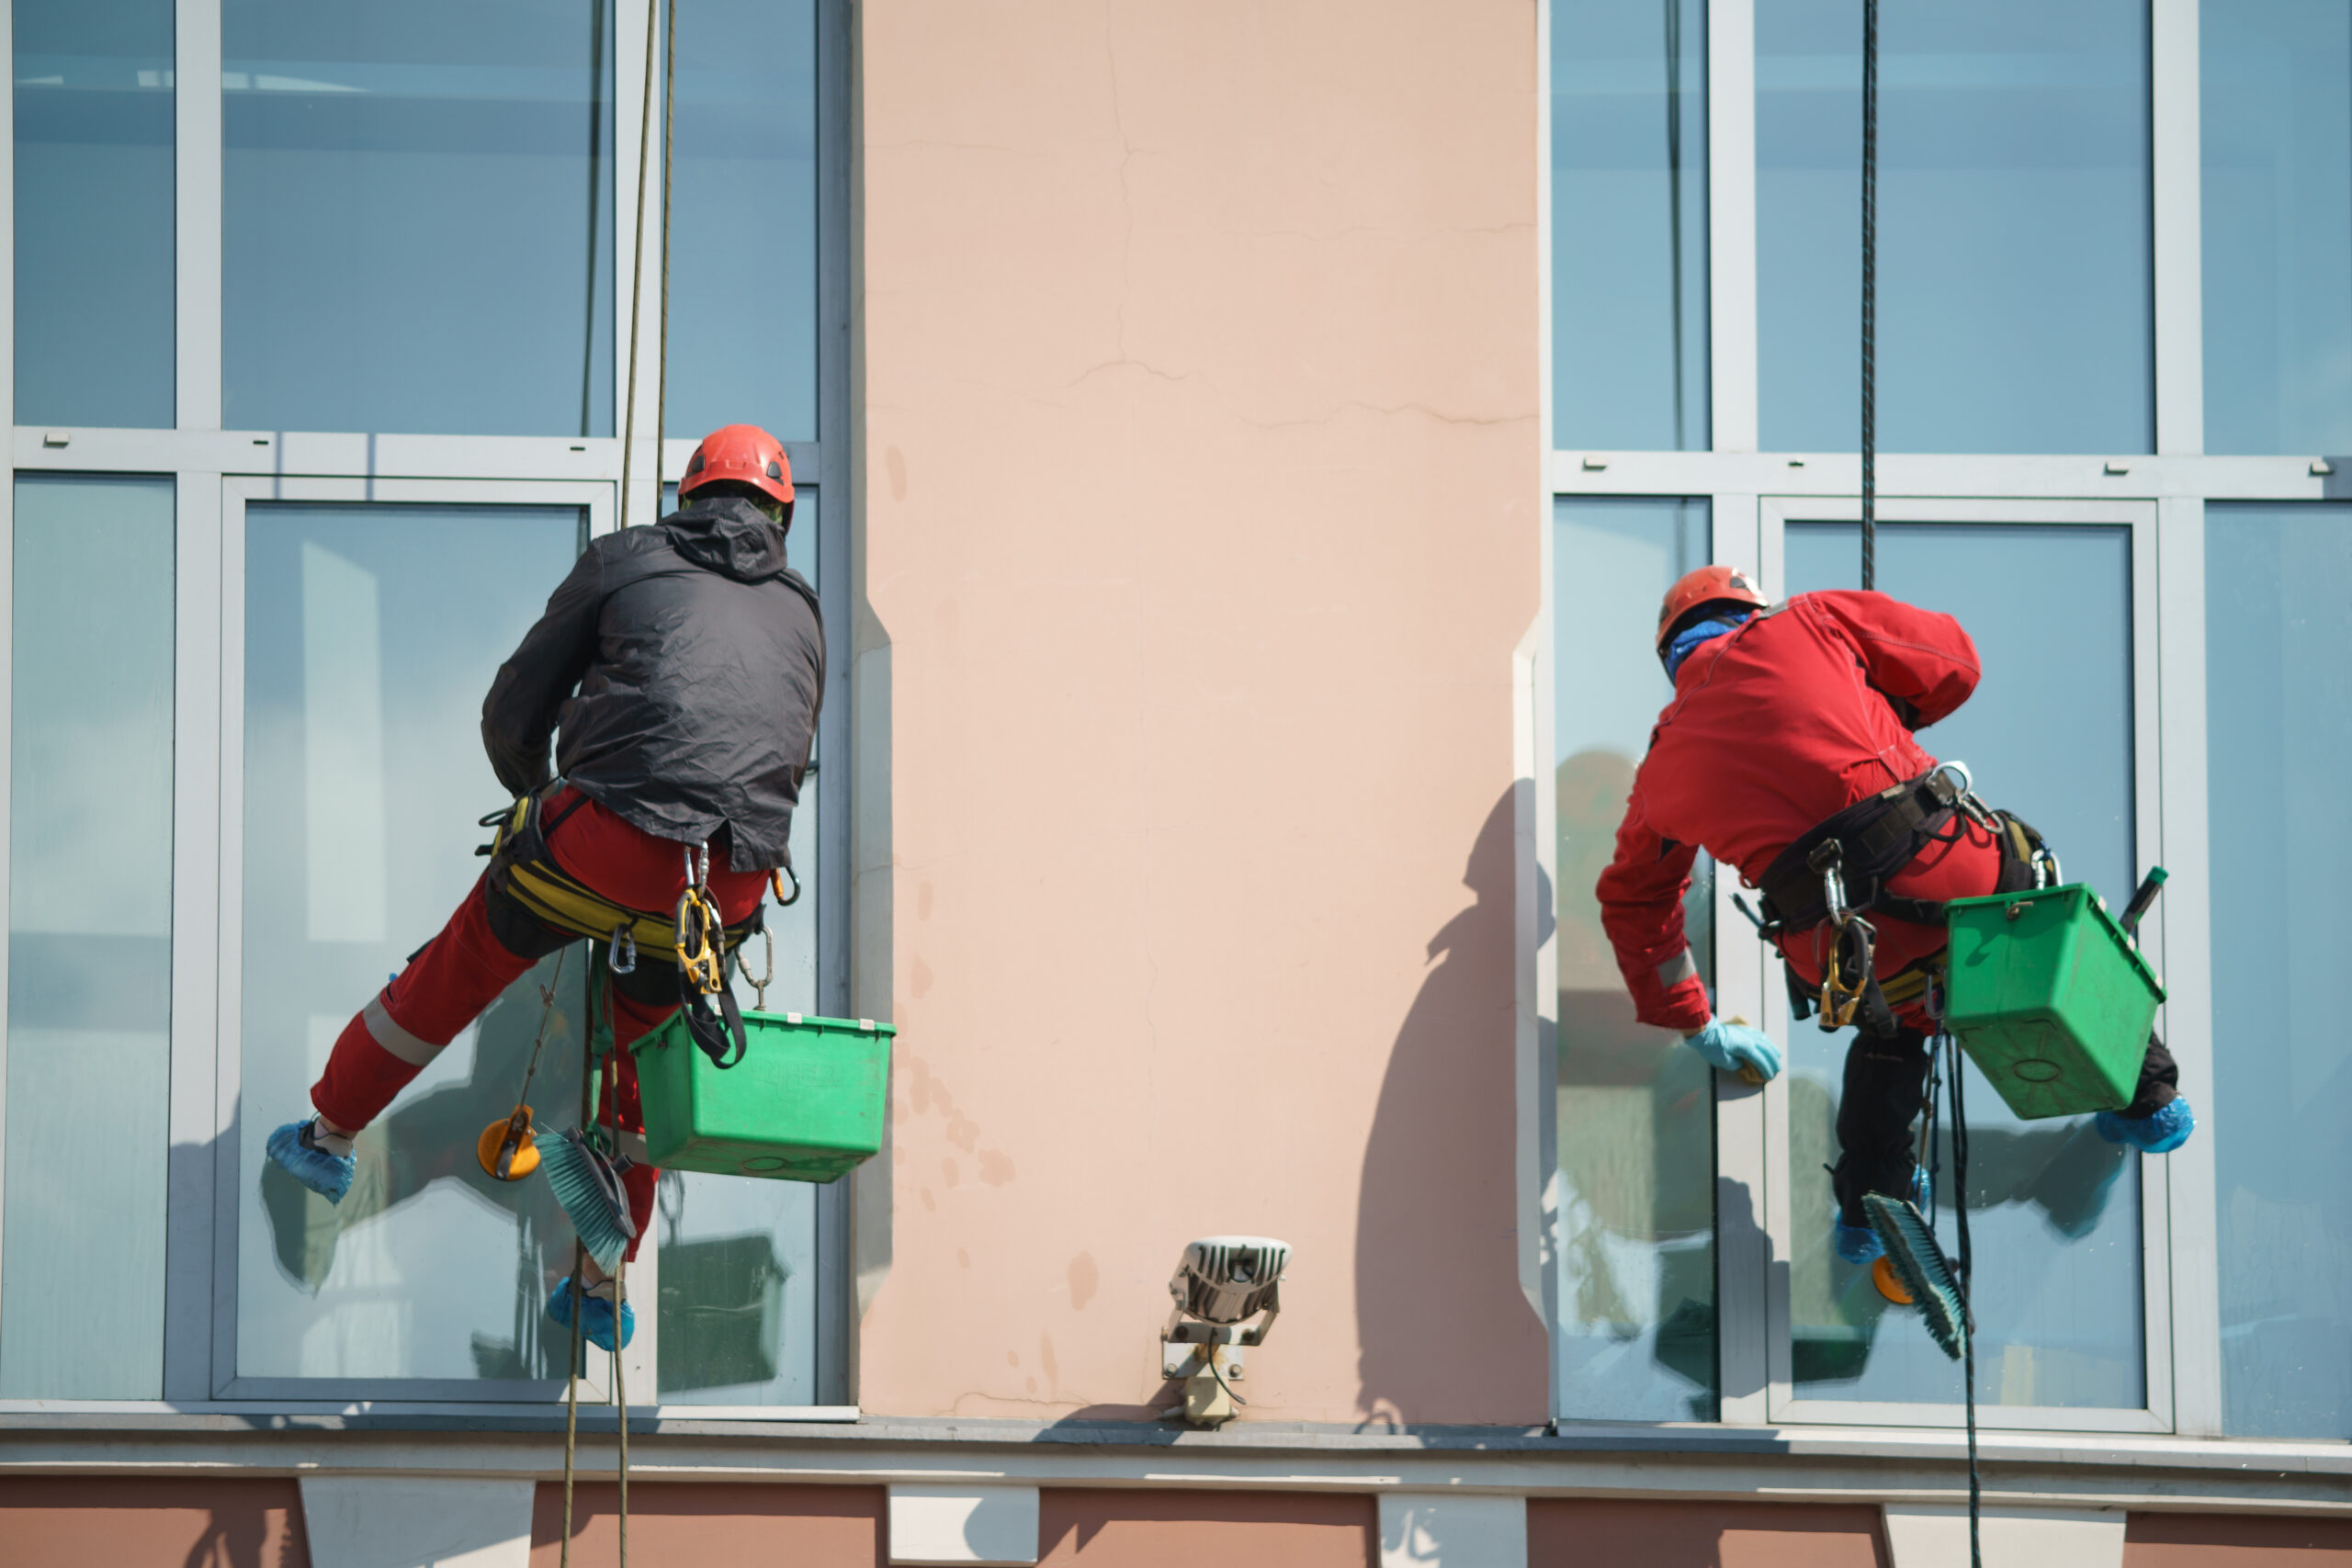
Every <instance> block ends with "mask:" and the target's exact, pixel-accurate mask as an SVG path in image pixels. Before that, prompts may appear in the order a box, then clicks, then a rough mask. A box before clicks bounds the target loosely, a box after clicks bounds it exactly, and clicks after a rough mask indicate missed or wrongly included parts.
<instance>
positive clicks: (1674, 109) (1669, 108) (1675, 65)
mask: <svg viewBox="0 0 2352 1568" xmlns="http://www.w3.org/2000/svg"><path fill="white" fill-rule="evenodd" d="M1665 5H1666V223H1667V249H1668V260H1667V266H1668V288H1670V289H1671V290H1672V294H1673V302H1672V306H1671V315H1670V319H1671V321H1673V323H1674V326H1673V332H1674V449H1675V450H1676V451H1678V452H1679V451H1681V450H1682V449H1683V447H1684V444H1685V437H1684V433H1683V417H1682V411H1683V406H1684V402H1685V399H1684V397H1683V391H1682V361H1683V351H1682V0H1665Z"/></svg>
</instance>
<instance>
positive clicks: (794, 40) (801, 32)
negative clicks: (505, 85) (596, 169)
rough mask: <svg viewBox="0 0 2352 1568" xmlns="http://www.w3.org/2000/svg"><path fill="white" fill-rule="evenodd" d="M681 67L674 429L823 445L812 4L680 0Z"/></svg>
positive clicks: (673, 276) (669, 415)
mask: <svg viewBox="0 0 2352 1568" xmlns="http://www.w3.org/2000/svg"><path fill="white" fill-rule="evenodd" d="M677 66H678V109H677V131H676V134H677V138H678V145H677V157H676V168H675V170H674V172H673V178H674V179H675V180H676V181H677V192H676V195H675V197H674V198H673V204H672V216H671V223H672V225H673V233H672V237H671V243H670V391H669V407H668V409H667V410H666V411H665V412H664V416H663V420H662V423H663V424H664V425H666V426H667V427H668V434H672V435H675V436H683V437H687V438H692V437H694V436H697V435H703V434H707V433H709V432H710V431H713V430H716V429H718V427H719V426H720V425H722V424H756V425H759V426H761V427H763V429H765V430H766V431H768V433H769V434H773V435H775V437H777V438H778V439H779V440H783V441H814V440H816V439H817V434H818V433H817V11H816V6H815V5H814V3H813V0H679V6H678V61H677ZM647 221H648V222H649V223H651V222H653V221H655V219H654V217H653V215H652V214H651V213H650V212H649V213H648V214H647ZM695 227H699V229H700V231H701V232H700V234H699V236H696V235H694V234H691V233H690V232H689V230H690V229H693V228H695ZM654 243H655V242H654V241H651V240H649V242H648V243H647V246H646V261H647V265H649V266H650V265H652V259H653V255H654ZM649 283H650V280H649ZM648 303H649V305H650V295H649V297H648Z"/></svg>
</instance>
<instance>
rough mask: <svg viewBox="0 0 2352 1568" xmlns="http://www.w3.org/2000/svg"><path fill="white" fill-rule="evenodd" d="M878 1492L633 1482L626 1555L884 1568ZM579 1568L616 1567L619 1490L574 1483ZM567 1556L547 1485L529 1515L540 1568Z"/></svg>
mask: <svg viewBox="0 0 2352 1568" xmlns="http://www.w3.org/2000/svg"><path fill="white" fill-rule="evenodd" d="M883 1496H884V1493H883V1489H882V1488H881V1487H879V1486H760V1485H743V1484H739V1483H731V1482H711V1483H700V1482H697V1483H691V1484H684V1483H671V1484H663V1483H660V1482H644V1481H639V1482H634V1483H631V1484H630V1486H629V1489H628V1545H629V1551H630V1552H631V1554H632V1555H634V1556H635V1557H636V1558H637V1560H638V1561H639V1562H656V1563H703V1564H710V1565H714V1568H715V1565H717V1564H720V1563H755V1562H789V1563H792V1564H793V1565H794V1568H882V1565H883V1562H884V1561H885V1559H884V1556H883V1540H882V1509H883ZM571 1548H572V1558H573V1560H574V1561H575V1562H580V1561H584V1562H617V1561H619V1556H618V1554H619V1551H620V1488H619V1487H617V1486H616V1485H614V1484H613V1483H610V1482H599V1483H587V1482H575V1483H573V1485H572V1493H571ZM562 1556H563V1487H562V1486H561V1485H560V1483H542V1484H541V1485H540V1487H539V1491H538V1495H537V1498H536V1499H535V1501H534V1504H533V1506H532V1510H531V1562H532V1568H555V1564H556V1563H557V1562H559V1561H560V1560H561V1558H562Z"/></svg>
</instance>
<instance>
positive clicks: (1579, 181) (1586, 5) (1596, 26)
mask: <svg viewBox="0 0 2352 1568" xmlns="http://www.w3.org/2000/svg"><path fill="white" fill-rule="evenodd" d="M1552 266H1553V277H1552V300H1553V314H1552V374H1553V394H1552V400H1553V420H1554V424H1555V430H1556V431H1557V434H1556V435H1555V438H1554V442H1553V444H1554V445H1555V446H1600V447H1626V448H1643V447H1652V448H1663V449H1666V450H1669V451H1689V450H1691V449H1694V448H1697V449H1704V448H1705V446H1706V445H1707V433H1708V375H1707V17H1706V7H1705V6H1703V5H1701V4H1700V3H1699V0H1667V4H1666V6H1665V7H1664V10H1663V13H1661V12H1660V11H1659V10H1658V9H1657V7H1647V8H1635V7H1632V6H1614V5H1605V4H1599V3H1596V0H1560V3H1559V4H1556V5H1555V6H1553V8H1552Z"/></svg>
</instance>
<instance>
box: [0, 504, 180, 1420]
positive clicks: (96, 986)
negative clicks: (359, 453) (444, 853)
mask: <svg viewBox="0 0 2352 1568" xmlns="http://www.w3.org/2000/svg"><path fill="white" fill-rule="evenodd" d="M172 511H173V502H172V481H171V480H169V479H62V478H60V479H29V478H28V479H18V480H17V511H16V549H15V556H14V560H15V570H16V581H15V586H14V592H13V595H12V600H11V622H10V627H11V638H10V647H11V649H12V653H11V657H12V659H13V660H14V664H13V665H12V667H11V674H10V680H9V690H10V692H11V694H12V698H11V700H12V703H13V707H12V710H11V716H10V732H9V733H10V755H11V761H10V765H9V773H8V789H9V822H8V857H9V860H8V1079H7V1101H6V1103H7V1204H6V1213H5V1215H0V1237H5V1238H6V1239H5V1251H4V1252H0V1397H5V1398H10V1399H155V1398H159V1397H161V1395H162V1393H163V1384H164V1201H165V1187H166V1176H165V1161H166V1160H167V1158H168V1156H169V1152H170V1146H171V1145H170V1138H171V1129H170V1122H169V1111H170V1098H171V1097H170V1089H171V1022H172V994H171V982H172V964H171V958H172V664H173V658H172V626H173V568H174V554H173V522H172ZM101 1147H102V1151H103V1152H102V1153H101V1152H100V1151H101Z"/></svg>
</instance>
